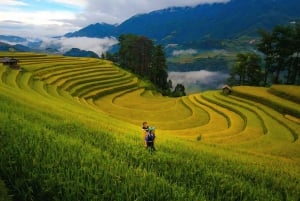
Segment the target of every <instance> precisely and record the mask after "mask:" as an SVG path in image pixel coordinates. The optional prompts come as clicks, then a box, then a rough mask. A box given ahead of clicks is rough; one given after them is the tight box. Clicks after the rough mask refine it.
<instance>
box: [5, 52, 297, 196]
mask: <svg viewBox="0 0 300 201" xmlns="http://www.w3.org/2000/svg"><path fill="white" fill-rule="evenodd" d="M0 55H1V56H4V55H7V53H0ZM14 56H15V57H18V58H20V60H21V63H20V64H21V66H22V67H23V68H24V70H23V71H16V70H12V69H9V68H7V67H4V66H0V78H1V79H0V99H1V105H0V107H1V112H0V127H1V132H0V138H1V141H0V146H1V150H0V176H1V178H2V179H3V180H4V181H5V183H6V185H7V187H8V188H9V189H10V192H11V193H12V194H13V195H14V200H82V201H84V200H89V201H90V200H298V199H299V198H300V194H299V192H300V188H299V185H298V184H299V182H300V181H299V178H300V170H299V167H300V156H299V153H300V152H299V140H298V139H295V138H293V134H296V133H299V132H298V131H299V128H300V125H299V124H298V123H296V122H294V121H290V120H289V119H287V118H285V117H284V116H282V115H281V114H280V113H279V112H277V111H276V110H274V109H273V108H271V107H268V105H265V104H264V103H263V102H259V101H257V100H251V99H250V100H248V99H243V98H239V97H235V96H223V95H222V94H221V93H220V92H219V91H211V92H207V93H203V94H195V95H190V96H186V97H181V98H168V97H163V96H161V95H159V94H155V93H154V92H152V91H148V90H144V88H142V85H141V84H140V83H139V81H138V80H137V79H132V77H131V76H129V75H130V74H128V72H124V71H122V70H120V69H119V68H118V67H116V66H114V65H113V64H112V63H110V62H108V61H104V60H96V59H87V58H68V57H61V56H49V55H37V54H32V53H14ZM92 69H94V70H95V72H96V73H95V74H93V73H91V72H92V71H93V70H92ZM79 72H81V74H82V76H79V75H78V73H79ZM101 73H103V74H101ZM100 74H101V75H100ZM113 75H116V76H120V77H122V76H124V75H128V76H124V79H125V80H126V79H127V80H128V82H130V84H125V83H124V82H123V81H124V80H123V81H121V80H120V79H111V76H113ZM94 76H95V77H94ZM106 76H107V77H106ZM96 78H98V79H99V81H98V82H97V79H96ZM101 80H102V82H101ZM105 80H107V81H108V80H110V81H111V83H110V85H109V86H106V87H104V86H105V85H106V84H104V83H103V82H104V81H105ZM130 80H131V81H132V82H131V81H130ZM96 83H97V84H96ZM89 84H91V85H93V84H94V86H95V88H93V90H91V91H90V92H91V93H90V95H89V96H80V93H81V92H84V91H85V90H86V89H88V88H86V89H82V90H81V91H80V90H79V91H78V94H73V95H72V93H71V92H72V91H74V90H75V89H79V88H80V87H84V86H85V85H89ZM102 90H105V93H103V91H102ZM253 90H254V89H253ZM247 92H249V93H250V92H251V90H250V89H245V93H247ZM250 94H251V93H250ZM264 94H265V95H266V94H267V95H269V92H268V91H267V90H266V91H264ZM285 104H286V102H285V100H283V102H282V105H285ZM296 104H297V103H296ZM138 114H141V115H140V116H136V115H138ZM144 120H147V121H149V123H150V124H151V125H152V124H153V125H154V126H157V142H156V147H157V150H158V151H157V152H155V153H154V154H152V155H151V154H149V153H148V152H147V151H146V150H145V149H144V147H143V141H142V136H141V133H140V124H141V122H142V121H144ZM262 125H264V126H262ZM286 131H287V132H286ZM199 135H201V136H203V137H202V138H201V140H200V141H198V140H199V139H200V138H198V140H197V137H198V136H199Z"/></svg>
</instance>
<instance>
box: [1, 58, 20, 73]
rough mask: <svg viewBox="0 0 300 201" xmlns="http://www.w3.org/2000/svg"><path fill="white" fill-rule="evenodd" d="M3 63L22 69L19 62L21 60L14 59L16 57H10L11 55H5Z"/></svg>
mask: <svg viewBox="0 0 300 201" xmlns="http://www.w3.org/2000/svg"><path fill="white" fill-rule="evenodd" d="M1 62H2V64H3V65H6V66H9V67H10V68H12V69H17V70H18V69H20V66H19V64H18V62H19V60H18V59H14V58H9V57H4V58H3V59H2V60H1Z"/></svg>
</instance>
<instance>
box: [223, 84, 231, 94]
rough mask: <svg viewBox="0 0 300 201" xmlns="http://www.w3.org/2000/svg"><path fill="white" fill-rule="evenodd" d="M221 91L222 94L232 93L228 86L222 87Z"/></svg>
mask: <svg viewBox="0 0 300 201" xmlns="http://www.w3.org/2000/svg"><path fill="white" fill-rule="evenodd" d="M222 91H223V94H226V95H227V94H230V93H231V92H232V88H231V87H230V86H229V85H227V84H226V85H224V86H223V87H222Z"/></svg>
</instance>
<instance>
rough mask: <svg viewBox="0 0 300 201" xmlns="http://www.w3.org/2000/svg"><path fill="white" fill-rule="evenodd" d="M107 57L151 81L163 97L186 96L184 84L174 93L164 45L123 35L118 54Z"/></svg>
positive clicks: (134, 36) (176, 88) (178, 86)
mask: <svg viewBox="0 0 300 201" xmlns="http://www.w3.org/2000/svg"><path fill="white" fill-rule="evenodd" d="M106 57H107V59H110V60H113V61H114V62H117V63H119V65H120V66H122V67H123V68H125V69H128V70H130V71H131V72H133V73H135V74H137V75H139V76H141V77H143V78H144V79H148V80H150V81H151V82H152V83H153V84H154V85H155V86H156V88H157V89H158V91H160V92H161V93H162V94H163V95H168V96H183V95H185V88H184V86H183V85H182V84H177V86H176V87H175V89H174V90H173V91H172V88H173V86H172V81H171V80H168V67H167V62H166V56H165V53H164V50H163V47H162V45H154V42H153V41H152V40H150V39H149V38H147V37H145V36H138V35H133V34H123V35H121V36H120V37H119V51H118V52H117V54H115V55H110V54H108V55H106Z"/></svg>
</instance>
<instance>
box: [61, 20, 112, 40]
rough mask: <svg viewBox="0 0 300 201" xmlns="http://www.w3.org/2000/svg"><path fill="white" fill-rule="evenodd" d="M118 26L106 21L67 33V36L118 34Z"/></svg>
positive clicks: (91, 36)
mask: <svg viewBox="0 0 300 201" xmlns="http://www.w3.org/2000/svg"><path fill="white" fill-rule="evenodd" d="M115 32H116V26H114V25H110V24H106V23H96V24H91V25H89V26H87V27H85V28H83V29H80V30H79V31H76V32H73V33H67V34H65V37H84V36H85V37H90V38H104V37H106V36H115V35H116V33H115Z"/></svg>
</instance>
